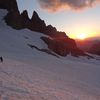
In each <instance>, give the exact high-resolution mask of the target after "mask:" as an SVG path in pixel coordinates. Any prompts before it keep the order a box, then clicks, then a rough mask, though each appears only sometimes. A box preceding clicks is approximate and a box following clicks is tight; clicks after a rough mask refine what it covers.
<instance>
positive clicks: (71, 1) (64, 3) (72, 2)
mask: <svg viewBox="0 0 100 100" xmlns="http://www.w3.org/2000/svg"><path fill="white" fill-rule="evenodd" d="M38 2H39V4H40V6H41V8H43V9H44V10H47V11H50V12H56V11H59V10H64V9H73V10H81V9H84V8H89V7H93V6H95V5H96V4H100V0H38Z"/></svg>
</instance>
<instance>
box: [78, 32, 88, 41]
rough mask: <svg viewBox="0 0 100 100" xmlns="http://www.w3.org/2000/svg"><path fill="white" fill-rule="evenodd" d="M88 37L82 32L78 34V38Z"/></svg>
mask: <svg viewBox="0 0 100 100" xmlns="http://www.w3.org/2000/svg"><path fill="white" fill-rule="evenodd" d="M86 38H87V35H86V34H85V33H80V34H78V35H77V39H80V40H84V39H86Z"/></svg>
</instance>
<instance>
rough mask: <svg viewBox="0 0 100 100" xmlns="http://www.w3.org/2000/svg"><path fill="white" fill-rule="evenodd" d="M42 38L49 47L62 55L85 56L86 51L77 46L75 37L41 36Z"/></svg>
mask: <svg viewBox="0 0 100 100" xmlns="http://www.w3.org/2000/svg"><path fill="white" fill-rule="evenodd" d="M41 39H42V40H43V41H44V42H45V43H46V44H47V45H48V48H49V49H50V50H52V51H54V52H55V53H57V54H59V55H61V56H67V55H68V54H71V55H72V56H85V53H84V52H83V51H82V50H80V49H78V48H77V45H76V43H75V41H74V40H73V39H70V38H59V39H56V38H55V39H50V38H47V37H41Z"/></svg>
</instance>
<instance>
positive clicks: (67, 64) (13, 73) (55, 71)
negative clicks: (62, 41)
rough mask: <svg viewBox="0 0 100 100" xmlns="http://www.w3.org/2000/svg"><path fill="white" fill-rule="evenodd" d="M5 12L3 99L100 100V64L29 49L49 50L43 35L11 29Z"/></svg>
mask: <svg viewBox="0 0 100 100" xmlns="http://www.w3.org/2000/svg"><path fill="white" fill-rule="evenodd" d="M6 13H7V12H6V11H5V10H0V56H3V58H4V62H3V63H0V100H100V61H97V60H95V59H90V60H88V59H87V58H85V57H80V58H74V57H71V56H70V55H69V56H68V57H60V58H57V57H55V56H52V55H49V54H47V53H45V52H41V51H38V50H36V49H32V48H30V47H29V46H28V45H27V44H32V45H35V46H37V47H38V48H40V49H48V48H47V45H46V44H45V43H44V42H43V41H42V40H41V39H40V37H41V36H44V35H42V34H39V33H37V32H31V31H29V30H27V29H24V30H20V31H19V30H14V29H12V28H10V27H9V26H7V25H6V24H5V22H4V20H2V19H3V16H4V15H5V14H6Z"/></svg>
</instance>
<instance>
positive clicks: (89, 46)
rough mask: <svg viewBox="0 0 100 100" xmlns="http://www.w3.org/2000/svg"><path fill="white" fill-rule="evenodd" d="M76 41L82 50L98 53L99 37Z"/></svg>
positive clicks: (99, 46) (99, 50) (99, 47)
mask: <svg viewBox="0 0 100 100" xmlns="http://www.w3.org/2000/svg"><path fill="white" fill-rule="evenodd" d="M76 43H77V46H78V47H79V48H80V49H81V50H83V51H84V52H88V53H92V54H96V55H100V39H88V40H84V41H80V40H76Z"/></svg>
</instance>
